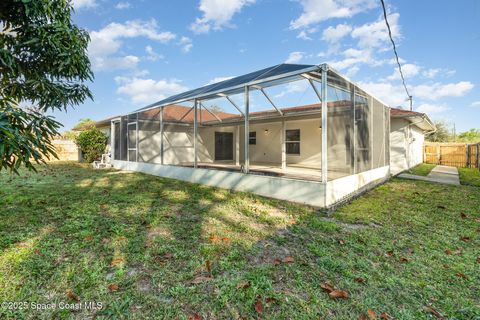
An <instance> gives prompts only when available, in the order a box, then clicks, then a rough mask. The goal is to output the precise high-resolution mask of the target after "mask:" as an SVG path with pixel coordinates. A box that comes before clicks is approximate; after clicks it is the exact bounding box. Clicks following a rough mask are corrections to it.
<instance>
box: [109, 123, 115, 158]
mask: <svg viewBox="0 0 480 320" xmlns="http://www.w3.org/2000/svg"><path fill="white" fill-rule="evenodd" d="M114 140H115V122H113V121H110V161H112V160H114V155H115V141H114Z"/></svg>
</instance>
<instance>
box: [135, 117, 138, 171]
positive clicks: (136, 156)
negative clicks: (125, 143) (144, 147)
mask: <svg viewBox="0 0 480 320" xmlns="http://www.w3.org/2000/svg"><path fill="white" fill-rule="evenodd" d="M135 162H138V113H137V121H136V123H135Z"/></svg>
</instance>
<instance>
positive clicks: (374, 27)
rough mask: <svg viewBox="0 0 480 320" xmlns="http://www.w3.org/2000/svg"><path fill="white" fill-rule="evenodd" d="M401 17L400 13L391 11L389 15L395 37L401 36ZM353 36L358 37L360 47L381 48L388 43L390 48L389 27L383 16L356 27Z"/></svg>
mask: <svg viewBox="0 0 480 320" xmlns="http://www.w3.org/2000/svg"><path fill="white" fill-rule="evenodd" d="M399 18H400V14H398V13H391V14H389V15H388V22H389V23H390V28H391V30H392V36H393V38H394V39H395V38H396V39H398V38H400V26H399V24H398V20H399ZM352 38H354V39H358V46H359V47H360V48H370V49H372V48H381V47H384V46H385V45H388V48H390V47H389V46H390V39H389V36H388V29H387V26H386V25H385V20H384V18H383V16H382V17H380V18H379V19H378V20H377V21H375V22H371V23H366V24H364V25H361V26H359V27H355V28H354V29H353V31H352Z"/></svg>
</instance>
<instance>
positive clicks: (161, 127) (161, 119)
mask: <svg viewBox="0 0 480 320" xmlns="http://www.w3.org/2000/svg"><path fill="white" fill-rule="evenodd" d="M164 108H165V107H160V163H161V164H162V165H163V164H164V162H163V161H164V158H163V149H164V146H163V135H164V132H163V131H164V127H163V109H164Z"/></svg>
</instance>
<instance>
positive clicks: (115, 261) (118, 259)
mask: <svg viewBox="0 0 480 320" xmlns="http://www.w3.org/2000/svg"><path fill="white" fill-rule="evenodd" d="M122 262H123V259H122V258H117V259H113V260H112V262H111V263H110V265H111V266H116V265H117V264H120V263H122Z"/></svg>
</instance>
